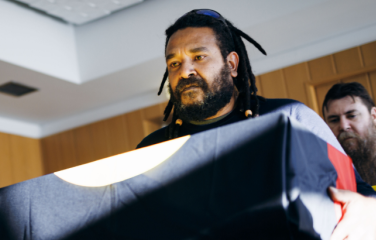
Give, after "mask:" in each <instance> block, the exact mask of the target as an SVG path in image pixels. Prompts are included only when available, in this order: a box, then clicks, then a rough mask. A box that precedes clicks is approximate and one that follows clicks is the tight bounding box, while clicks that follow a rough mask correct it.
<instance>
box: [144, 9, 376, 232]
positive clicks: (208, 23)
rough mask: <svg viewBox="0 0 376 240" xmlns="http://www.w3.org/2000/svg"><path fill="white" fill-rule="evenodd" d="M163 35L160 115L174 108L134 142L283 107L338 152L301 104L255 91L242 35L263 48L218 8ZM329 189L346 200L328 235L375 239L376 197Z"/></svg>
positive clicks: (361, 187) (362, 189)
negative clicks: (165, 92) (163, 123)
mask: <svg viewBox="0 0 376 240" xmlns="http://www.w3.org/2000/svg"><path fill="white" fill-rule="evenodd" d="M166 35H167V38H166V44H165V56H166V63H167V69H166V72H165V74H164V77H163V80H162V83H161V86H160V90H159V92H158V94H160V93H161V92H162V89H163V87H164V84H165V81H166V80H167V77H168V79H169V85H168V88H169V92H170V96H171V97H170V101H169V102H168V105H167V107H166V109H165V112H164V114H165V118H164V120H166V119H167V118H168V116H169V114H170V112H171V111H172V109H174V111H173V116H172V122H171V124H170V125H169V126H167V127H165V128H162V129H160V130H157V131H156V132H154V133H152V134H150V135H149V136H147V137H146V138H144V139H143V140H142V141H141V143H140V144H139V145H138V146H137V147H138V148H140V147H145V146H149V145H152V144H155V143H159V142H162V141H166V140H169V139H173V138H176V137H180V136H184V135H188V134H195V133H198V132H202V131H205V130H209V129H212V128H216V127H219V126H224V125H227V124H231V123H235V122H238V121H242V120H245V119H247V118H255V117H258V116H259V115H264V114H267V113H271V112H284V113H286V114H287V115H289V116H290V118H295V119H296V120H298V121H299V122H301V123H302V124H303V125H304V126H305V127H307V128H308V129H309V130H310V131H311V132H313V133H314V134H316V135H317V136H319V137H321V138H322V139H324V140H325V141H326V142H328V143H330V144H331V145H333V146H334V147H336V148H337V149H339V150H340V151H342V152H343V150H342V148H341V146H340V145H339V143H338V141H337V140H336V138H335V136H334V135H333V134H332V133H331V131H330V129H329V128H328V127H327V125H326V124H325V123H324V121H323V120H322V119H321V118H320V117H319V116H318V115H317V114H316V113H315V112H313V111H312V110H311V109H309V108H308V107H306V106H305V105H304V104H302V103H299V102H297V101H294V100H288V99H264V98H262V97H260V96H257V88H256V85H255V76H254V75H253V73H252V69H251V65H250V62H249V59H248V54H247V51H246V48H245V45H244V43H243V41H242V39H241V38H244V39H246V40H248V41H249V42H250V43H252V44H253V45H254V46H255V47H256V48H257V49H258V50H260V51H261V52H262V53H263V54H265V55H266V53H265V51H264V49H263V48H262V47H261V46H260V45H259V44H258V43H257V42H256V41H254V40H253V39H252V38H251V37H250V36H248V35H247V34H245V33H244V32H242V31H241V30H239V29H237V28H236V27H234V25H233V24H232V23H231V22H229V21H228V20H226V19H224V18H223V17H222V16H221V15H220V14H219V13H218V12H215V11H213V10H210V9H199V10H192V11H190V12H188V13H187V14H185V15H183V16H182V17H181V18H179V19H178V20H177V21H176V22H175V23H174V24H173V25H172V26H170V27H169V28H168V29H167V30H166ZM355 175H356V180H357V190H358V192H359V193H361V194H363V195H366V196H375V195H376V194H375V192H374V191H373V190H372V188H371V187H370V186H369V185H368V184H366V183H364V182H363V180H362V179H361V178H360V177H359V174H357V172H356V171H355ZM329 193H330V196H331V197H332V199H333V200H335V201H337V202H340V203H342V204H343V205H344V206H345V214H344V216H343V219H342V221H341V222H340V223H339V224H338V226H337V228H336V229H335V231H334V232H333V235H332V239H345V238H346V237H348V238H349V239H350V238H351V239H365V237H367V239H376V228H374V225H375V224H376V200H375V199H373V198H368V197H364V196H362V195H360V194H358V193H353V192H350V191H346V190H338V189H335V188H331V189H329ZM354 216H355V217H354ZM356 216H358V218H357V217H356ZM359 216H361V217H359Z"/></svg>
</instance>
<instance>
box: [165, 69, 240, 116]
mask: <svg viewBox="0 0 376 240" xmlns="http://www.w3.org/2000/svg"><path fill="white" fill-rule="evenodd" d="M230 76H231V75H230V69H229V67H228V66H227V65H226V64H224V65H223V67H222V69H221V71H220V73H219V74H218V75H217V76H215V78H214V80H213V83H212V85H211V87H209V86H208V84H207V82H206V81H205V80H204V79H203V78H201V77H200V76H194V77H190V78H183V79H181V80H179V83H178V85H177V86H176V88H175V92H173V91H172V89H171V86H169V91H170V94H171V100H172V102H173V103H174V107H175V108H174V111H176V113H177V114H178V116H179V118H181V119H182V120H185V121H203V120H205V119H207V118H209V117H211V116H214V115H215V114H216V113H217V112H218V111H219V110H220V109H222V108H223V107H224V106H226V105H227V104H228V103H229V102H230V101H231V97H232V96H233V94H234V84H233V81H232V78H231V77H230ZM188 85H194V86H197V87H199V88H201V90H202V91H203V94H204V95H203V98H202V100H196V102H194V103H192V104H183V103H182V100H181V99H182V96H181V95H182V94H181V91H182V90H183V89H184V88H185V87H186V86H188ZM196 94H197V93H194V92H189V93H188V94H187V95H188V97H190V98H192V99H194V98H196V97H197V95H196Z"/></svg>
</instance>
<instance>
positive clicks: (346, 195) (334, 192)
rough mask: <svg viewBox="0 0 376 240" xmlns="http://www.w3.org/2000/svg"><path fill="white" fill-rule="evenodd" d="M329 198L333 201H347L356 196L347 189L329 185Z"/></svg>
mask: <svg viewBox="0 0 376 240" xmlns="http://www.w3.org/2000/svg"><path fill="white" fill-rule="evenodd" d="M329 195H330V198H331V199H332V200H333V201H335V202H340V203H347V202H349V201H351V200H353V199H354V198H355V197H356V193H354V192H351V191H349V190H341V189H337V188H334V187H329Z"/></svg>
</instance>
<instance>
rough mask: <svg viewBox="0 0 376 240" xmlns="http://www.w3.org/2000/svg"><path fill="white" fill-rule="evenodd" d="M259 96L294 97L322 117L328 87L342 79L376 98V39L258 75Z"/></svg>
mask: <svg viewBox="0 0 376 240" xmlns="http://www.w3.org/2000/svg"><path fill="white" fill-rule="evenodd" d="M256 81H257V85H258V88H259V90H260V95H262V96H264V97H266V98H292V99H296V100H299V101H301V102H303V103H304V104H306V105H307V106H309V107H311V108H312V109H313V110H315V111H316V112H317V113H318V114H319V115H320V116H322V114H321V107H322V103H323V101H324V98H325V95H326V93H327V92H328V90H329V89H330V88H331V87H332V86H333V85H334V84H336V83H339V82H354V81H355V82H359V83H361V84H363V85H364V86H365V88H366V89H367V90H368V92H369V93H370V95H371V96H372V97H376V42H371V43H368V44H365V45H362V46H359V47H355V48H351V49H348V50H345V51H341V52H338V53H335V54H331V55H328V56H324V57H321V58H318V59H314V60H311V61H307V62H303V63H299V64H296V65H293V66H290V67H286V68H283V69H279V70H276V71H273V72H269V73H266V74H263V75H260V76H257V77H256Z"/></svg>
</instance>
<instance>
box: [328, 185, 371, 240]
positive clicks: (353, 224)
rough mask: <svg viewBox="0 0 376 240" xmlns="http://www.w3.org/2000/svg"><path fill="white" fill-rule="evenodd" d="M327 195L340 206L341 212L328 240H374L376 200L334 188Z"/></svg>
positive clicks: (330, 188)
mask: <svg viewBox="0 0 376 240" xmlns="http://www.w3.org/2000/svg"><path fill="white" fill-rule="evenodd" d="M329 195H330V197H331V198H332V200H333V201H336V202H339V203H340V204H341V205H342V211H343V216H342V220H341V221H340V222H339V223H338V225H337V227H336V228H335V229H334V231H333V233H332V236H331V238H330V240H343V239H346V240H360V239H361V240H371V239H372V240H375V239H376V199H374V198H370V197H364V196H362V195H360V194H359V193H355V192H352V191H349V190H340V189H336V188H334V187H329Z"/></svg>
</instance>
